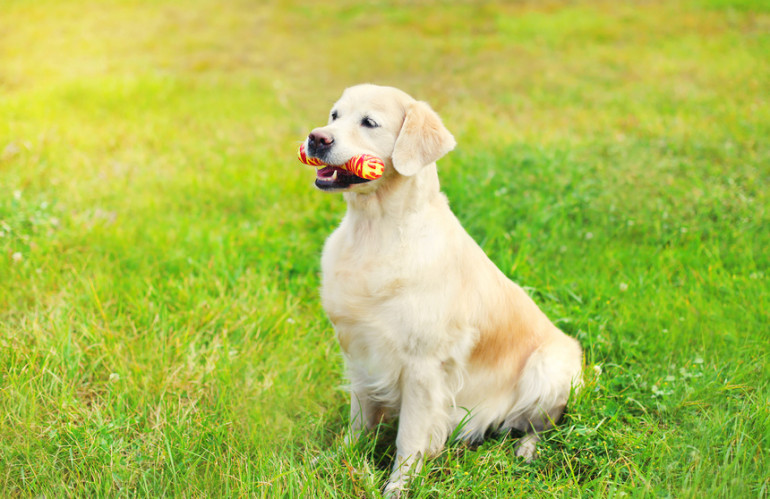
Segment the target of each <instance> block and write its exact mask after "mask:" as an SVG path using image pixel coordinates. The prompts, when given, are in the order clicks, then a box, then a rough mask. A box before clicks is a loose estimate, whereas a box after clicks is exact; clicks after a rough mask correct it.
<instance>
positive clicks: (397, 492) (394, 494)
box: [382, 481, 405, 499]
mask: <svg viewBox="0 0 770 499" xmlns="http://www.w3.org/2000/svg"><path fill="white" fill-rule="evenodd" d="M402 494H404V483H403V482H402V481H398V482H388V483H387V485H385V490H383V492H382V497H384V498H385V499H399V498H401V497H402ZM404 496H405V494H404Z"/></svg>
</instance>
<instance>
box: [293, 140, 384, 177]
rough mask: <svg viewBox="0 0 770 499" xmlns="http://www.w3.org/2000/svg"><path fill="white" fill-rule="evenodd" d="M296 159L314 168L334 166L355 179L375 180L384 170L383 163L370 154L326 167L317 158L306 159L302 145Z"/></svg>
mask: <svg viewBox="0 0 770 499" xmlns="http://www.w3.org/2000/svg"><path fill="white" fill-rule="evenodd" d="M297 157H299V160H300V161H301V162H302V163H304V164H306V165H310V166H315V167H318V166H336V167H337V168H342V169H345V170H347V171H349V172H350V173H352V174H353V175H355V176H356V177H361V178H363V179H366V180H375V179H378V178H380V177H382V172H383V171H384V169H385V163H383V162H382V160H381V159H380V158H378V157H377V156H372V155H371V154H359V155H358V156H353V157H352V158H350V159H349V160H347V161H346V162H345V164H344V165H327V164H326V163H324V162H322V161H321V160H320V159H318V158H308V157H307V154H305V144H304V143H303V144H301V145H300V146H299V151H297Z"/></svg>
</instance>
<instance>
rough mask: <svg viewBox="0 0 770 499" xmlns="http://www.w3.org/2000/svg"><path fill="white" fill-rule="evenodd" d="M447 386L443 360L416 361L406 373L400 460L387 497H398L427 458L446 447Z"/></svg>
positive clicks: (400, 433)
mask: <svg viewBox="0 0 770 499" xmlns="http://www.w3.org/2000/svg"><path fill="white" fill-rule="evenodd" d="M445 387H446V383H445V380H444V373H443V371H442V370H441V365H440V363H439V362H435V363H433V362H420V363H415V364H412V365H409V366H408V367H406V368H405V369H404V371H403V372H402V376H401V409H400V412H399V424H398V436H397V437H396V462H395V463H394V465H393V473H392V474H391V475H390V480H389V481H388V484H387V485H386V486H385V495H386V496H387V497H398V496H399V495H400V494H401V491H402V490H403V489H404V488H405V487H406V485H407V482H408V481H409V478H410V476H411V475H413V474H415V473H417V472H419V471H420V468H422V463H423V460H424V459H425V458H426V457H431V456H433V455H435V454H438V453H439V452H440V451H441V449H442V448H443V447H444V443H445V442H446V438H447V435H448V431H449V425H448V421H449V416H448V406H447V402H448V401H447V394H446V389H445Z"/></svg>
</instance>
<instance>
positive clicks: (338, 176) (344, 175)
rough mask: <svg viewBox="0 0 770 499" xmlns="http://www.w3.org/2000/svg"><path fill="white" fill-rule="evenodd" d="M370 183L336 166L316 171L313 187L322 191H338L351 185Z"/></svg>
mask: <svg viewBox="0 0 770 499" xmlns="http://www.w3.org/2000/svg"><path fill="white" fill-rule="evenodd" d="M366 182H370V180H367V179H365V178H361V177H357V176H355V175H353V174H352V173H350V172H349V171H347V170H345V169H343V168H339V167H337V166H324V167H322V168H319V169H318V170H316V179H315V186H316V187H318V188H319V189H321V190H322V191H338V190H343V189H347V188H348V187H350V186H351V185H355V184H363V183H366Z"/></svg>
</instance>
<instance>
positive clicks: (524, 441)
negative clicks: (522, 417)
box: [514, 433, 540, 463]
mask: <svg viewBox="0 0 770 499" xmlns="http://www.w3.org/2000/svg"><path fill="white" fill-rule="evenodd" d="M539 441H540V438H539V437H538V436H537V435H535V434H534V433H527V434H526V435H524V436H523V437H521V439H519V441H518V442H516V446H515V447H514V449H515V453H516V456H517V457H521V458H524V460H525V461H526V462H528V463H529V462H531V461H532V459H533V458H534V457H535V452H537V443H538V442H539Z"/></svg>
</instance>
